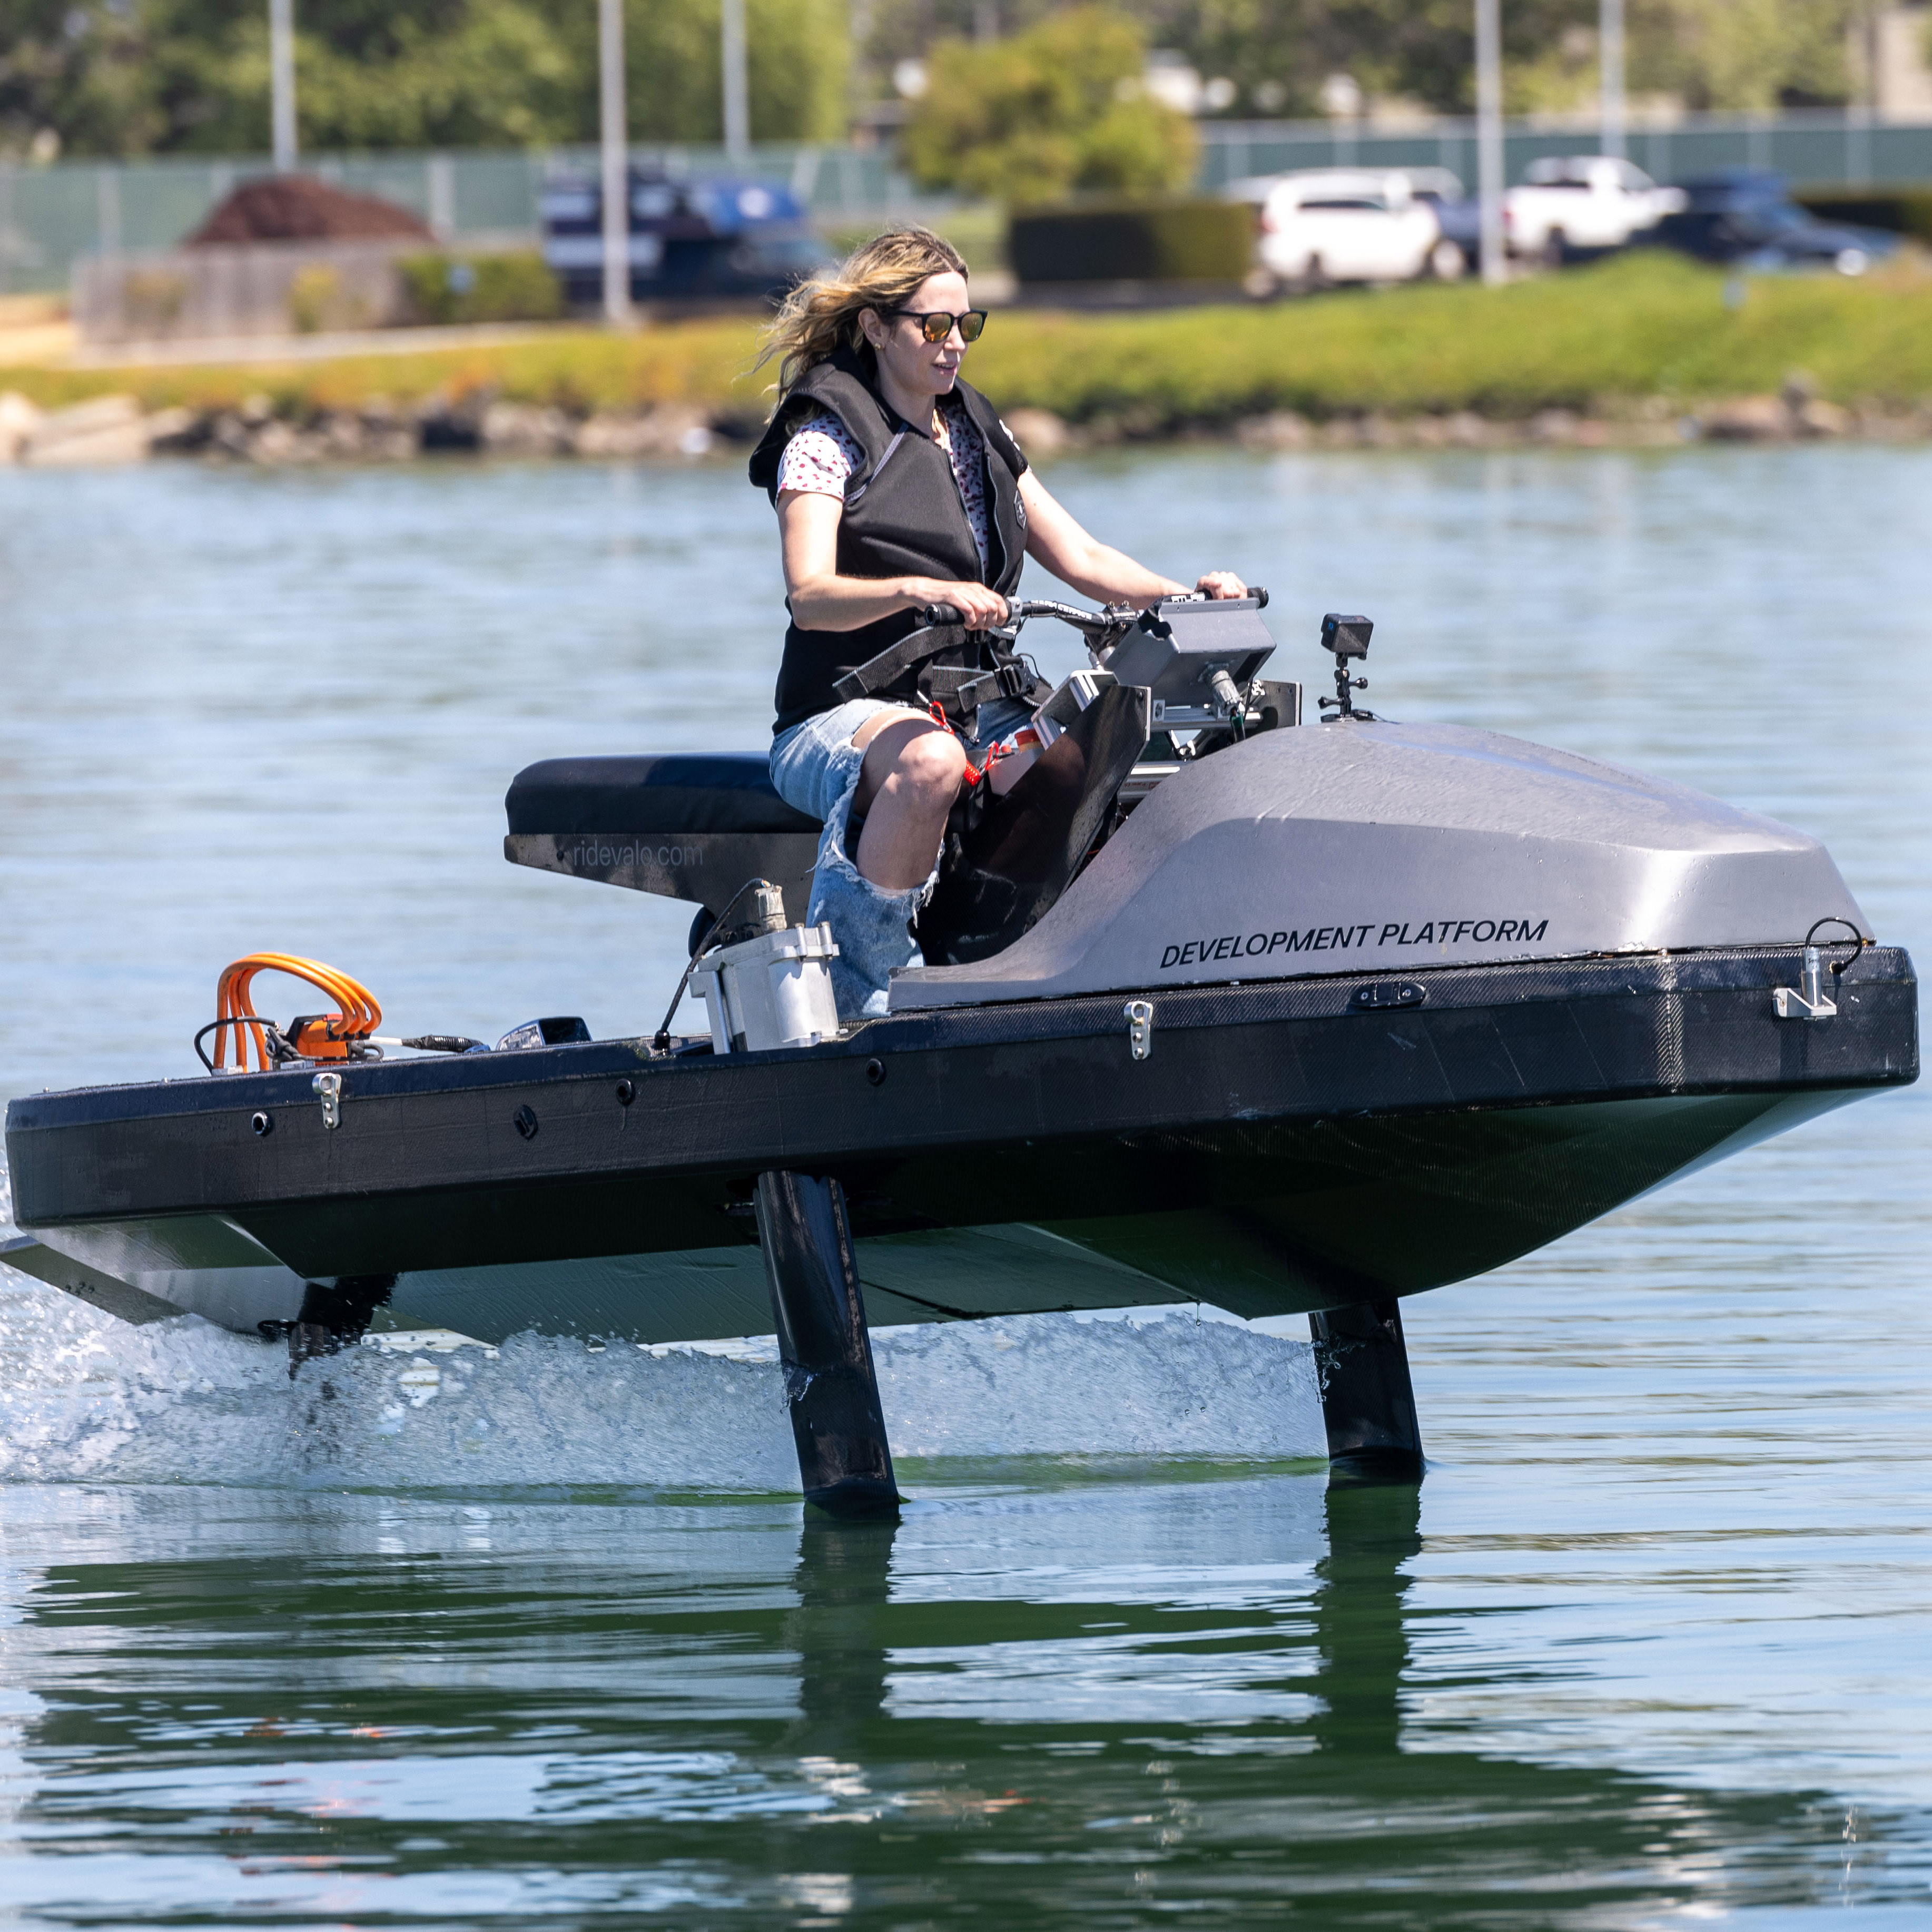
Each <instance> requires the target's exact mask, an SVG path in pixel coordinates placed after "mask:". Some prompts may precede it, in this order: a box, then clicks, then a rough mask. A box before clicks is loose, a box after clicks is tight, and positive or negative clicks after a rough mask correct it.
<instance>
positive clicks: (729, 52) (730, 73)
mask: <svg viewBox="0 0 1932 1932" xmlns="http://www.w3.org/2000/svg"><path fill="white" fill-rule="evenodd" d="M722 52H723V54H724V151H725V153H726V154H729V155H730V157H731V159H732V160H733V161H734V162H737V163H743V162H745V161H746V160H748V159H749V158H750V157H751V92H750V89H749V88H748V86H747V85H746V83H745V0H724V46H723V49H722Z"/></svg>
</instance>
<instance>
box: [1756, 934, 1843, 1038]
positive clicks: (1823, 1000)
mask: <svg viewBox="0 0 1932 1932" xmlns="http://www.w3.org/2000/svg"><path fill="white" fill-rule="evenodd" d="M1771 997H1772V1002H1773V1004H1775V1006H1776V1007H1777V1008H1778V1018H1779V1019H1781V1020H1829V1019H1835V1018H1836V1017H1837V1015H1838V1001H1836V1000H1834V999H1829V998H1827V997H1826V992H1825V974H1824V970H1823V967H1822V965H1820V961H1819V958H1818V949H1817V947H1815V946H1808V947H1805V965H1804V969H1803V971H1801V972H1800V973H1799V976H1798V984H1797V985H1796V986H1780V987H1778V988H1777V989H1775V990H1774V991H1773V992H1772V996H1771Z"/></svg>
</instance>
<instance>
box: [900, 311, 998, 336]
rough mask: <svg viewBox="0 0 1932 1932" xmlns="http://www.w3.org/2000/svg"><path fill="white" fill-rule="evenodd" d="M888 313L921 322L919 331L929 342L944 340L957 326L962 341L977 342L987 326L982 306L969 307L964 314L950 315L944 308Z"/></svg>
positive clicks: (910, 320)
mask: <svg viewBox="0 0 1932 1932" xmlns="http://www.w3.org/2000/svg"><path fill="white" fill-rule="evenodd" d="M886 314H888V315H902V316H904V317H905V318H906V319H907V320H908V321H909V322H916V323H918V324H919V333H920V334H921V335H923V336H924V337H925V338H926V341H929V342H933V343H938V342H944V341H945V340H946V338H947V337H948V336H949V335H951V334H952V333H953V330H954V329H955V328H957V329H959V339H960V341H962V342H977V341H979V339H980V331H981V330H982V329H984V328H985V327H986V311H985V310H984V309H983V308H969V309H968V310H967V311H965V313H964V314H960V315H948V314H947V312H946V311H945V310H944V309H943V308H935V309H918V308H894V309H888V310H887V311H886Z"/></svg>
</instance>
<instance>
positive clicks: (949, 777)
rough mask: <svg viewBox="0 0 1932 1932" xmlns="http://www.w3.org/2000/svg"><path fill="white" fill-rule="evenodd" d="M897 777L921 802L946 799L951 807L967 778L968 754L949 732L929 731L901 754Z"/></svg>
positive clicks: (896, 769) (917, 738)
mask: <svg viewBox="0 0 1932 1932" xmlns="http://www.w3.org/2000/svg"><path fill="white" fill-rule="evenodd" d="M894 775H895V776H896V777H897V778H899V779H900V780H901V781H902V782H903V783H904V785H905V786H906V787H907V790H910V791H913V792H914V793H917V794H918V795H919V797H920V798H922V799H929V800H930V799H943V800H944V802H945V803H946V804H947V806H948V807H949V808H950V806H951V805H952V802H953V797H954V795H955V794H956V793H957V792H958V791H959V783H960V781H961V780H962V778H965V775H966V754H965V751H962V749H961V748H960V745H959V739H957V738H956V737H954V736H953V733H951V732H950V731H939V730H933V731H928V732H926V733H924V734H922V736H919V737H916V738H914V739H912V740H911V741H910V742H909V743H908V744H907V745H906V747H905V748H904V750H903V751H901V753H900V754H899V757H898V760H897V762H896V763H895V767H894Z"/></svg>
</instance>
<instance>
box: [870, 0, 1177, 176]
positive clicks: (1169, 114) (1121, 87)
mask: <svg viewBox="0 0 1932 1932" xmlns="http://www.w3.org/2000/svg"><path fill="white" fill-rule="evenodd" d="M1146 68H1147V37H1146V34H1145V32H1144V31H1143V30H1142V28H1141V26H1139V23H1137V22H1136V21H1134V20H1130V19H1129V18H1128V17H1127V16H1126V15H1124V14H1121V13H1114V12H1112V11H1110V10H1109V9H1108V8H1106V7H1097V6H1085V7H1074V8H1073V9H1071V10H1069V11H1068V12H1066V13H1057V14H1054V15H1052V16H1051V17H1049V18H1048V19H1046V20H1043V21H1042V22H1041V23H1040V24H1039V25H1038V26H1036V27H1033V28H1029V29H1028V31H1026V32H1025V33H1023V34H1016V35H1014V36H1013V37H1012V38H1011V39H1010V40H996V41H994V42H992V43H991V44H988V45H975V44H974V43H971V42H969V41H966V40H941V41H939V42H938V43H937V44H936V45H935V46H934V47H933V48H932V52H931V55H930V57H929V67H928V80H927V86H926V92H925V93H924V94H923V95H921V97H920V98H919V101H918V102H917V103H916V105H915V107H914V108H913V113H912V117H911V118H910V121H908V122H907V126H906V130H905V153H906V159H907V163H908V165H909V166H910V167H911V169H912V172H913V176H914V178H915V179H916V180H917V181H919V183H920V184H922V186H925V187H932V188H956V189H962V190H965V192H967V193H971V194H977V195H983V196H988V197H989V198H991V199H996V200H1001V201H1005V202H1039V201H1050V200H1053V199H1057V198H1058V196H1062V195H1064V194H1065V193H1067V192H1068V191H1069V190H1072V189H1078V188H1087V189H1115V190H1148V189H1160V188H1169V187H1179V186H1181V184H1183V183H1184V182H1185V181H1187V180H1188V179H1189V178H1190V177H1191V175H1193V171H1194V164H1195V157H1196V141H1195V135H1194V129H1193V124H1192V123H1191V122H1190V121H1189V120H1188V118H1187V116H1186V115H1184V114H1178V113H1175V111H1174V110H1173V109H1172V108H1170V107H1163V105H1161V104H1160V103H1159V102H1157V101H1151V100H1149V99H1148V98H1146V96H1145V93H1144V92H1143V91H1142V75H1143V74H1144V73H1145V71H1146Z"/></svg>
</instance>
